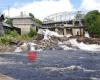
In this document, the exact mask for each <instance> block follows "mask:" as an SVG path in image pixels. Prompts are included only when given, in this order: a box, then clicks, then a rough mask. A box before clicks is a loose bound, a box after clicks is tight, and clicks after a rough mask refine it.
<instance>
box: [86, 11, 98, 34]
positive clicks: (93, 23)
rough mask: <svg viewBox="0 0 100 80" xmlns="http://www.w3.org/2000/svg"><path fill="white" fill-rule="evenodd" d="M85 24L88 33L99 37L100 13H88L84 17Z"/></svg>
mask: <svg viewBox="0 0 100 80" xmlns="http://www.w3.org/2000/svg"><path fill="white" fill-rule="evenodd" d="M84 20H85V23H86V25H87V28H88V32H89V33H90V34H91V35H92V36H94V35H96V36H99V35H100V12H99V11H97V10H94V11H90V12H88V13H87V14H86V15H85V18H84Z"/></svg>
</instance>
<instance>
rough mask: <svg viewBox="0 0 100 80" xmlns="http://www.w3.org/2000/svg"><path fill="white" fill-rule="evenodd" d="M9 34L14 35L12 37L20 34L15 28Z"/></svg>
mask: <svg viewBox="0 0 100 80" xmlns="http://www.w3.org/2000/svg"><path fill="white" fill-rule="evenodd" d="M8 35H10V36H12V37H17V36H18V35H19V34H18V33H17V32H16V31H15V30H14V31H10V32H9V33H8Z"/></svg>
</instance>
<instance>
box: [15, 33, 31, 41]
mask: <svg viewBox="0 0 100 80" xmlns="http://www.w3.org/2000/svg"><path fill="white" fill-rule="evenodd" d="M16 39H17V40H20V41H26V40H29V39H30V37H29V35H28V34H22V35H19V36H17V37H16Z"/></svg>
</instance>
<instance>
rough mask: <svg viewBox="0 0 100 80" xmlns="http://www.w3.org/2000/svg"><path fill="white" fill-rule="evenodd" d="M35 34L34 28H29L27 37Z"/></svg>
mask: <svg viewBox="0 0 100 80" xmlns="http://www.w3.org/2000/svg"><path fill="white" fill-rule="evenodd" d="M35 35H37V32H36V30H35V29H33V28H31V29H30V32H29V37H34V36H35Z"/></svg>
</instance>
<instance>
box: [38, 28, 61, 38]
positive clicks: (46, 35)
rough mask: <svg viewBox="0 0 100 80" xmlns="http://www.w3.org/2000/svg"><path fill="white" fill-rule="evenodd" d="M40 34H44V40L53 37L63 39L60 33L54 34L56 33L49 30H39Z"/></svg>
mask: <svg viewBox="0 0 100 80" xmlns="http://www.w3.org/2000/svg"><path fill="white" fill-rule="evenodd" d="M38 34H43V35H44V39H50V37H51V36H55V37H63V35H59V34H58V33H56V32H54V31H50V30H48V29H39V30H38Z"/></svg>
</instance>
